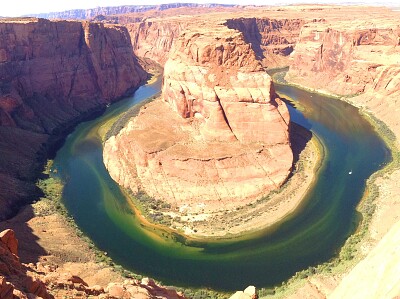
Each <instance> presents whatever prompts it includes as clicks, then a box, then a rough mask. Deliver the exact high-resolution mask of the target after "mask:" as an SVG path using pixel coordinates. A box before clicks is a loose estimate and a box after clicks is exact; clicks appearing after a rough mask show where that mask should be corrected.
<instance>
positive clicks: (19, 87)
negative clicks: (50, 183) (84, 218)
mask: <svg viewBox="0 0 400 299" xmlns="http://www.w3.org/2000/svg"><path fill="white" fill-rule="evenodd" d="M0 38H1V40H2V41H3V42H2V43H1V45H0V77H1V80H0V81H1V82H0V151H1V156H2V159H0V184H1V190H2V192H1V194H0V219H4V218H5V217H7V216H9V215H10V214H12V212H13V211H14V210H15V208H16V207H18V206H19V205H20V204H21V203H22V202H24V201H26V200H27V198H29V197H32V196H34V195H35V193H37V192H35V188H34V185H33V184H32V183H31V180H33V179H34V178H35V175H36V174H37V171H38V170H39V169H40V167H41V163H42V161H43V159H44V156H45V154H46V152H47V150H48V148H49V145H50V144H51V143H52V142H54V141H55V140H56V139H58V138H60V137H61V136H63V134H65V132H67V131H68V130H69V129H70V128H72V127H73V126H74V125H75V124H76V123H77V122H79V121H81V120H83V119H84V118H85V117H86V118H87V117H88V116H89V115H90V114H93V113H94V112H95V111H99V110H100V109H101V108H102V107H105V105H106V104H107V103H109V102H111V101H114V100H116V99H117V98H120V97H121V96H123V95H124V94H126V93H127V92H129V91H133V90H134V88H135V87H137V86H138V85H139V84H140V83H141V82H142V81H143V80H144V78H145V77H146V74H145V72H144V71H143V70H142V68H141V67H140V66H139V64H138V63H137V62H136V59H135V57H134V55H133V53H132V52H133V50H132V46H131V43H130V38H129V34H128V32H127V29H126V28H125V27H121V26H112V25H104V24H94V23H89V22H83V23H81V22H67V21H54V22H50V21H48V20H43V19H32V18H31V19H29V18H27V19H13V20H7V19H3V20H1V21H0Z"/></svg>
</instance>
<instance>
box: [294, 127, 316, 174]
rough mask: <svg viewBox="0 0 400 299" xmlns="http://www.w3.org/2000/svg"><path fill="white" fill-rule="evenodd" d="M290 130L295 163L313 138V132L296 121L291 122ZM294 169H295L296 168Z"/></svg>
mask: <svg viewBox="0 0 400 299" xmlns="http://www.w3.org/2000/svg"><path fill="white" fill-rule="evenodd" d="M289 131H290V135H289V140H290V144H291V148H292V151H293V165H295V164H296V163H297V162H298V161H299V159H300V154H301V152H302V151H303V150H304V148H305V147H306V146H307V143H308V142H309V141H310V140H311V138H312V133H311V132H310V131H309V130H307V129H305V128H304V127H302V126H300V125H298V124H296V123H294V122H290V124H289ZM294 167H295V166H294ZM293 170H295V168H294V169H293Z"/></svg>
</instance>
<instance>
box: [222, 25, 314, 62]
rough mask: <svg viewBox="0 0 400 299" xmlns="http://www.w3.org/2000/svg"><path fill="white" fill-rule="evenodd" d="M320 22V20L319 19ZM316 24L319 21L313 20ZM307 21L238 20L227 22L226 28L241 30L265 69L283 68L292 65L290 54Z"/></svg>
mask: <svg viewBox="0 0 400 299" xmlns="http://www.w3.org/2000/svg"><path fill="white" fill-rule="evenodd" d="M319 20H320V19H319ZM313 21H314V22H316V21H317V19H315V20H313ZM305 23H306V20H305V19H300V18H295V19H291V18H287V19H270V18H261V17H260V18H238V19H229V20H227V21H226V26H228V27H229V28H232V29H236V30H239V31H240V32H242V33H243V36H244V38H245V40H246V42H247V43H249V44H251V46H252V49H253V51H254V52H255V53H256V55H257V58H258V59H259V60H261V61H262V63H263V65H264V66H265V67H282V66H287V65H289V63H290V54H291V53H292V52H293V50H294V47H295V45H296V43H297V40H298V37H299V33H300V29H301V28H302V26H303V25H304V24H305Z"/></svg>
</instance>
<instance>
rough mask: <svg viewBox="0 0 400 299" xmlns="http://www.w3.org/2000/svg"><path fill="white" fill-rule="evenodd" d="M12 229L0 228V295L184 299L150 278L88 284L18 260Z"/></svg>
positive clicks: (3, 298)
mask: <svg viewBox="0 0 400 299" xmlns="http://www.w3.org/2000/svg"><path fill="white" fill-rule="evenodd" d="M17 244H18V240H17V239H16V238H15V234H14V231H12V230H10V229H8V230H5V231H3V232H0V298H1V299H15V298H21V299H26V298H43V299H51V298H88V297H90V298H127V299H130V298H132V299H133V298H134V299H138V298H142V299H150V298H160V299H184V298H185V296H184V295H182V294H181V293H179V292H177V291H176V290H175V289H172V288H167V287H163V286H160V285H158V284H156V283H155V282H154V281H153V280H152V279H149V278H143V279H142V280H136V279H127V280H125V281H123V282H111V283H108V284H107V285H105V286H100V285H93V286H89V285H88V284H87V283H86V282H85V281H84V280H83V279H82V278H80V277H79V276H77V275H74V274H72V273H69V272H63V273H60V272H59V270H58V269H57V267H54V266H52V267H51V266H48V265H42V264H41V263H39V262H38V263H37V264H36V265H34V264H33V263H30V264H24V263H21V262H20V260H19V257H18V251H17Z"/></svg>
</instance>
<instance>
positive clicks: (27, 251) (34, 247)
mask: <svg viewBox="0 0 400 299" xmlns="http://www.w3.org/2000/svg"><path fill="white" fill-rule="evenodd" d="M33 217H34V212H33V209H32V207H31V206H30V205H27V206H25V207H23V208H22V209H21V211H20V212H19V213H18V215H16V216H15V217H13V218H11V219H8V220H5V221H2V222H0V231H3V230H5V229H9V228H11V229H13V230H14V232H15V236H16V238H17V240H18V255H19V257H20V261H21V262H22V263H34V264H36V263H37V262H38V261H39V257H40V256H46V255H48V253H47V252H46V251H45V250H44V248H42V247H41V246H40V245H39V243H38V239H39V238H38V237H37V236H36V234H35V232H34V231H33V230H32V228H31V227H29V225H28V221H29V220H31V219H32V218H33Z"/></svg>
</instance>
